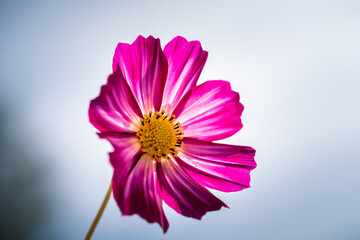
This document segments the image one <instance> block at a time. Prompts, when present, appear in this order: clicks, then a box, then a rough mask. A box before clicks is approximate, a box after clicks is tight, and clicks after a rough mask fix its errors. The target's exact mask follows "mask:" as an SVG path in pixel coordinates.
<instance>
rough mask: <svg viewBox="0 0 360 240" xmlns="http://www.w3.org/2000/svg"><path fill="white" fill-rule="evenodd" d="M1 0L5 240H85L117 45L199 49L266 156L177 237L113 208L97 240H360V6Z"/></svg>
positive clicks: (104, 148)
mask: <svg viewBox="0 0 360 240" xmlns="http://www.w3.org/2000/svg"><path fill="white" fill-rule="evenodd" d="M219 2H220V1H197V2H194V1H181V3H180V2H178V1H162V2H161V1H155V2H152V3H149V2H147V1H113V2H105V1H99V2H96V1H77V2H76V3H74V2H73V1H10V0H9V1H1V2H0V81H1V82H0V83H1V85H0V101H1V104H0V136H1V139H0V140H1V141H0V142H1V145H0V151H1V152H0V153H1V155H0V156H1V166H0V180H1V181H0V182H1V185H0V187H1V190H0V225H1V227H0V238H1V239H9V238H10V239H17V238H18V239H23V238H29V239H82V238H83V237H84V236H85V234H86V232H87V230H88V227H89V226H90V223H91V222H92V220H93V218H94V216H95V214H96V212H97V210H98V208H99V206H100V203H101V201H102V200H103V197H104V195H105V193H106V190H107V187H108V185H109V182H110V179H111V175H112V168H111V166H110V164H109V162H108V155H107V152H109V151H111V149H112V148H111V147H110V144H109V143H107V142H106V141H104V140H100V139H99V138H98V137H97V136H96V134H95V132H96V130H95V128H94V127H92V126H91V125H90V123H89V122H88V116H87V110H88V106H89V101H90V99H92V98H94V97H96V96H97V95H98V94H99V91H100V86H101V85H103V84H105V83H106V79H107V76H108V75H109V74H110V73H111V63H112V57H113V53H114V49H115V47H116V44H117V43H118V42H120V41H121V42H127V43H132V42H133V41H134V40H135V38H136V37H137V36H138V35H139V34H142V35H144V36H148V35H153V36H155V37H159V38H160V39H161V42H162V46H165V44H166V43H167V42H169V41H170V40H171V39H172V38H173V37H175V36H177V35H182V36H184V37H186V38H187V39H188V40H200V41H201V44H202V46H203V48H204V49H205V50H207V51H208V52H209V58H208V61H207V63H206V65H205V68H204V70H203V73H202V75H201V77H200V82H204V81H206V80H210V79H223V80H227V81H230V82H231V84H232V88H233V89H234V90H235V91H238V92H240V96H241V102H242V103H243V104H244V105H245V111H244V113H243V118H242V119H243V123H244V128H243V129H242V130H241V131H240V132H239V133H238V134H236V135H235V136H233V137H231V138H230V139H227V140H225V141H222V142H227V143H233V144H239V145H249V146H252V147H254V148H255V149H257V155H256V161H257V163H258V167H257V168H256V169H255V170H254V171H253V173H252V175H251V177H252V182H251V184H252V187H251V188H249V189H247V190H244V191H242V192H238V193H230V194H225V193H221V192H216V191H214V192H215V194H216V195H217V196H218V197H220V198H221V199H222V200H224V202H226V203H227V204H228V205H229V206H230V210H229V209H222V210H220V211H218V212H211V213H208V214H206V215H205V216H204V218H203V220H201V221H197V220H193V219H189V218H186V217H183V216H181V215H179V214H177V213H175V212H174V211H173V210H172V209H169V208H168V207H165V210H166V213H167V216H168V219H169V221H170V228H169V231H168V233H167V234H166V235H163V233H162V231H161V229H160V227H159V226H158V225H155V224H148V223H146V222H145V221H144V220H142V219H141V218H140V217H138V216H131V217H122V216H121V214H120V211H119V209H118V208H117V206H116V203H115V201H114V200H113V199H111V200H110V202H109V205H108V206H107V208H106V210H105V213H104V215H103V217H102V219H101V221H100V223H99V225H98V227H97V229H96V231H95V233H94V235H93V239H179V240H180V239H181V240H182V239H219V238H221V239H360V224H359V223H360V207H359V203H360V185H359V183H360V175H359V168H360V161H359V160H360V153H359V143H360V141H359V140H360V139H359V136H360V127H359V123H360V113H359V112H360V110H359V109H360V104H359V103H360V101H359V96H358V95H359V90H360V84H359V81H360V46H359V43H360V31H359V26H360V14H359V12H360V4H359V2H358V1H351V0H348V1H250V0H248V1H226V2H225V1H224V2H223V3H219Z"/></svg>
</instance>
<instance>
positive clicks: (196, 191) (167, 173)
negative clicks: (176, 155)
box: [158, 158, 227, 219]
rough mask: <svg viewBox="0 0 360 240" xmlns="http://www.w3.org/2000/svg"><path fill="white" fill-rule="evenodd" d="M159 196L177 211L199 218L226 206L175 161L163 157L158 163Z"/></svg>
mask: <svg viewBox="0 0 360 240" xmlns="http://www.w3.org/2000/svg"><path fill="white" fill-rule="evenodd" d="M158 178H159V184H160V189H161V197H162V198H163V199H164V201H165V202H166V204H167V205H169V206H170V207H171V208H173V209H174V210H175V211H177V212H178V213H180V214H182V215H184V216H187V217H192V218H196V219H201V217H202V216H203V215H204V214H205V213H206V212H208V211H214V210H219V209H220V208H221V207H227V206H226V204H225V203H223V202H222V201H221V200H220V199H218V198H216V197H215V196H214V195H213V194H212V193H210V192H209V190H207V189H206V188H205V187H203V186H201V185H200V184H198V183H197V182H196V181H194V180H193V179H192V178H191V177H190V176H189V175H188V174H187V173H186V172H185V171H184V170H183V169H182V168H181V167H180V166H179V165H178V164H177V163H176V161H175V160H174V159H173V158H171V160H166V159H163V160H161V162H160V163H159V164H158Z"/></svg>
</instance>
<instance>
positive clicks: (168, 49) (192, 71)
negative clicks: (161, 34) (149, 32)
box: [161, 36, 208, 114]
mask: <svg viewBox="0 0 360 240" xmlns="http://www.w3.org/2000/svg"><path fill="white" fill-rule="evenodd" d="M164 54H165V56H166V58H167V61H168V65H169V69H168V75H167V80H166V84H165V89H164V95H163V102H162V107H161V109H164V110H165V111H167V112H168V113H170V114H171V113H172V111H173V110H174V109H175V107H176V106H177V105H178V103H179V102H180V100H181V98H182V97H183V96H185V94H186V93H187V92H189V91H190V90H191V89H192V88H193V87H195V86H196V82H197V80H198V78H199V76H200V73H201V71H202V69H203V67H204V65H205V62H206V59H207V56H208V53H207V52H206V51H203V50H202V48H201V44H200V42H199V41H191V42H188V41H187V40H186V39H185V38H183V37H180V36H178V37H175V38H174V39H173V40H171V41H170V42H169V43H168V44H167V45H166V46H165V49H164Z"/></svg>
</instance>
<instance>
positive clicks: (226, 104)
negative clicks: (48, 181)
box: [89, 36, 256, 233]
mask: <svg viewBox="0 0 360 240" xmlns="http://www.w3.org/2000/svg"><path fill="white" fill-rule="evenodd" d="M206 59H207V52H206V51H204V50H203V49H202V48H201V45H200V42H198V41H191V42H188V41H187V40H186V39H185V38H183V37H180V36H178V37H175V38H174V39H173V40H171V41H170V42H169V43H168V44H167V45H166V46H165V48H164V51H162V49H161V46H160V40H159V39H155V38H153V37H152V36H150V37H148V38H144V37H142V36H139V37H138V38H137V39H136V40H135V42H134V43H133V44H131V45H129V44H125V43H119V44H118V46H117V47H116V50H115V55H114V58H113V65H112V67H113V73H112V74H111V75H110V76H109V78H108V82H107V84H106V85H104V86H102V88H101V91H100V95H99V96H98V97H97V98H95V99H94V100H92V101H91V103H90V108H89V119H90V122H91V123H92V124H93V125H94V126H95V127H96V128H97V129H98V130H99V131H100V133H98V135H99V136H100V138H105V139H107V140H108V141H109V142H110V143H111V144H112V146H113V148H114V152H111V153H110V154H109V156H110V162H111V164H112V166H113V168H114V175H113V182H112V185H113V195H114V198H115V200H116V202H117V204H118V206H119V208H120V210H121V212H122V214H123V215H132V214H139V215H140V216H141V217H142V218H144V219H146V220H147V221H148V222H150V223H153V222H157V223H159V224H160V226H161V227H162V229H163V231H164V233H165V232H166V231H167V229H168V227H169V223H168V220H167V218H166V216H165V214H164V210H163V207H162V202H163V201H164V202H165V203H166V204H167V205H168V206H170V207H171V208H173V209H174V210H175V211H176V212H178V213H180V214H182V215H184V216H187V217H192V218H196V219H201V217H202V216H203V215H204V214H205V213H206V212H208V211H214V210H219V209H220V208H221V207H227V205H226V204H225V203H223V202H222V201H221V200H220V199H218V198H216V197H215V196H214V195H213V194H212V193H211V192H210V191H209V190H208V189H207V188H206V187H208V188H212V189H216V190H219V191H223V192H234V191H240V190H242V189H244V188H248V187H250V185H249V183H250V175H249V174H250V171H251V170H252V169H254V168H255V167H256V163H255V161H254V155H255V150H254V149H253V148H251V147H245V146H234V145H227V144H220V143H213V142H212V141H216V140H220V139H224V138H227V137H230V136H232V135H233V134H235V133H236V132H238V131H239V130H240V129H241V128H242V123H241V118H240V117H241V114H242V111H243V109H244V107H243V105H242V104H241V103H240V102H239V100H240V97H239V94H238V93H236V92H234V91H232V90H231V88H230V83H229V82H226V81H221V80H215V81H207V82H205V83H203V84H200V85H197V84H196V83H197V80H198V78H199V75H200V73H201V71H202V69H203V67H204V64H205V61H206Z"/></svg>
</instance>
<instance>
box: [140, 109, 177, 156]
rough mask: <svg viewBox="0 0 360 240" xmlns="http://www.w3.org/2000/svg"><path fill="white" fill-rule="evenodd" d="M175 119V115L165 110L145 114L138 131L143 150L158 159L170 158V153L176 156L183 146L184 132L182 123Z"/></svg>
mask: <svg viewBox="0 0 360 240" xmlns="http://www.w3.org/2000/svg"><path fill="white" fill-rule="evenodd" d="M175 121H176V119H175V115H172V116H171V117H170V115H169V114H166V112H165V110H161V111H160V112H158V111H156V112H155V113H153V112H152V111H150V112H149V114H144V118H143V119H141V120H140V122H141V126H140V129H139V131H138V132H137V133H136V135H137V136H138V137H139V141H140V144H141V151H142V152H144V153H146V154H148V155H150V156H151V157H152V158H153V159H154V160H157V161H161V159H168V160H170V157H169V154H172V155H173V156H174V157H176V156H177V154H178V152H179V150H178V148H180V147H182V146H183V142H181V140H182V139H183V136H181V135H183V134H184V133H183V132H181V124H180V123H179V122H177V123H176V124H175V123H174V122H175Z"/></svg>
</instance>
